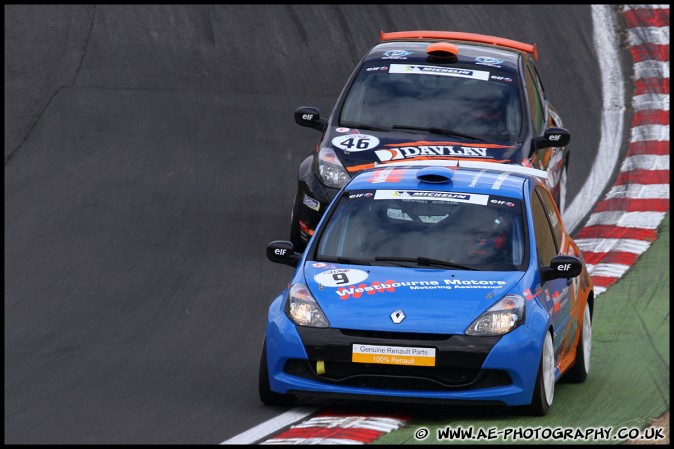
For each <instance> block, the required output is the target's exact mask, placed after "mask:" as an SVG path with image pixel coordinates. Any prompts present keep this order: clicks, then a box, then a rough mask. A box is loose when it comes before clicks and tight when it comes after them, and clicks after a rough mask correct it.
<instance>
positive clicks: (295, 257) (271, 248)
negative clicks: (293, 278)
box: [267, 240, 302, 267]
mask: <svg viewBox="0 0 674 449" xmlns="http://www.w3.org/2000/svg"><path fill="white" fill-rule="evenodd" d="M301 258H302V253H296V252H295V247H294V246H293V244H292V243H291V242H288V241H286V240H274V241H273V242H271V243H270V244H269V245H267V259H269V260H271V261H272V262H276V263H282V264H285V265H290V266H291V267H296V266H297V264H298V263H299V261H300V259H301Z"/></svg>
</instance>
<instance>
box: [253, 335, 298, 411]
mask: <svg viewBox="0 0 674 449" xmlns="http://www.w3.org/2000/svg"><path fill="white" fill-rule="evenodd" d="M258 393H259V396H260V401H262V403H263V404H267V405H280V406H290V405H293V404H295V402H297V396H294V395H292V394H282V393H276V392H275V391H272V389H271V387H270V386H269V369H268V368H267V339H266V338H265V340H264V342H263V343H262V356H261V357H260V372H259V377H258Z"/></svg>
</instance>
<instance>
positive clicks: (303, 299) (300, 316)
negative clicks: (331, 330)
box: [286, 284, 330, 327]
mask: <svg viewBox="0 0 674 449" xmlns="http://www.w3.org/2000/svg"><path fill="white" fill-rule="evenodd" d="M286 314H287V315H288V317H289V318H290V319H291V320H292V321H293V322H294V323H295V324H297V325H298V326H309V327H328V326H330V323H328V319H327V318H325V315H324V314H323V311H322V310H321V308H320V307H319V306H318V303H317V302H316V300H315V299H314V297H313V296H311V293H310V292H309V288H307V286H306V285H304V284H294V285H293V286H292V287H290V294H289V295H288V302H287V303H286Z"/></svg>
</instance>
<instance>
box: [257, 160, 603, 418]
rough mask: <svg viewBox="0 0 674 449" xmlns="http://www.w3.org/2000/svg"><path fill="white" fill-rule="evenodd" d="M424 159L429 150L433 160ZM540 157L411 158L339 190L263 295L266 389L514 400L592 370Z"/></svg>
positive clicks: (585, 286) (527, 405)
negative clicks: (505, 160) (273, 290)
mask: <svg viewBox="0 0 674 449" xmlns="http://www.w3.org/2000/svg"><path fill="white" fill-rule="evenodd" d="M431 164H432V165H431ZM545 176H546V172H544V171H541V170H536V169H533V168H526V167H522V166H517V165H506V164H496V163H491V162H472V161H460V162H459V161H443V162H440V161H424V162H423V163H422V162H421V161H419V164H418V165H417V164H415V163H414V162H404V163H401V164H393V165H387V166H385V167H380V168H375V169H369V170H365V171H362V172H360V173H359V174H357V175H356V176H354V178H353V179H352V180H351V181H350V182H349V183H348V184H347V185H346V186H345V187H344V188H343V189H342V190H341V191H340V192H339V193H338V194H337V196H336V197H335V199H334V200H333V201H332V203H331V204H330V207H329V208H328V210H327V211H326V213H325V216H324V217H323V218H322V219H321V222H320V223H319V225H318V227H317V231H316V233H315V234H314V236H313V237H312V239H311V240H310V241H309V244H308V246H307V248H306V250H305V251H304V253H298V252H295V251H294V247H293V244H292V243H291V242H289V241H274V242H271V243H270V244H269V245H268V247H267V256H268V258H269V259H270V260H272V261H274V262H279V263H284V264H288V265H290V266H293V267H296V270H295V273H294V275H293V276H292V279H291V281H290V283H289V284H288V288H286V289H285V290H284V291H283V292H281V294H279V295H278V296H277V297H276V298H275V299H274V301H273V303H272V304H271V306H270V308H269V316H268V322H267V327H266V334H265V341H264V346H263V349H262V357H261V361H260V378H259V394H260V399H261V400H262V402H264V403H265V404H273V405H290V404H292V403H293V402H294V401H296V399H297V398H298V397H299V396H302V395H309V396H326V397H332V398H351V399H367V400H394V401H398V402H400V401H414V402H424V401H429V402H434V401H443V402H446V403H451V404H482V405H485V404H486V405H495V404H499V405H507V406H521V408H522V409H523V411H524V412H525V413H529V414H533V415H544V414H545V413H546V412H547V410H548V408H549V407H550V405H551V404H552V400H553V396H554V388H555V383H556V382H557V381H558V380H559V379H560V378H561V377H562V376H563V377H565V378H566V379H567V380H569V381H572V382H582V381H584V380H585V378H586V376H587V374H588V371H589V369H590V353H591V345H592V331H591V323H592V321H591V320H592V318H591V317H592V308H593V299H594V297H593V291H592V284H591V280H590V277H589V275H588V273H587V270H586V267H585V264H584V261H583V256H582V254H581V252H580V250H579V249H578V247H577V246H576V245H575V243H574V242H573V240H572V239H571V237H570V236H569V235H568V234H567V233H566V231H565V229H564V226H563V223H562V220H561V215H560V213H559V211H558V209H557V206H556V205H555V202H554V201H553V198H552V195H551V193H550V190H549V189H548V188H547V187H546V184H545V180H544V178H545Z"/></svg>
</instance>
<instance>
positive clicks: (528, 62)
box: [290, 31, 570, 251]
mask: <svg viewBox="0 0 674 449" xmlns="http://www.w3.org/2000/svg"><path fill="white" fill-rule="evenodd" d="M380 40H381V42H380V43H379V44H377V45H375V46H374V47H373V48H372V49H371V50H370V51H369V52H368V53H367V54H366V55H365V57H364V58H363V59H362V60H361V62H360V63H359V64H358V66H357V67H356V69H355V70H354V72H353V74H352V75H351V77H350V78H349V80H348V82H347V84H346V87H345V88H344V89H343V91H342V93H341V95H340V96H339V98H338V100H337V103H336V105H335V108H334V110H333V112H332V115H331V116H330V118H329V119H327V120H326V119H325V118H323V117H321V115H320V111H319V110H318V109H317V108H315V107H309V106H304V107H301V108H299V109H298V110H297V111H296V112H295V121H296V122H297V123H298V124H300V125H302V126H307V127H311V128H314V129H316V130H318V131H320V132H321V137H320V140H319V143H318V145H317V147H316V150H315V151H314V152H313V153H312V154H311V155H309V156H308V157H307V158H306V159H304V161H302V163H301V165H300V168H299V174H298V183H297V193H296V195H295V203H294V206H293V211H292V218H291V231H290V240H291V241H292V242H293V244H294V245H295V249H296V250H298V251H302V250H303V249H304V247H305V246H306V244H307V242H308V241H309V239H310V238H311V236H312V235H313V232H314V230H315V229H316V226H317V225H318V222H319V220H320V219H321V217H322V215H323V212H324V211H325V209H326V207H327V206H328V204H329V203H330V200H331V199H332V198H334V196H335V194H336V193H337V192H338V191H339V190H340V189H341V188H342V187H343V186H344V185H346V183H347V182H348V181H349V180H350V179H351V177H352V176H353V175H354V174H355V173H357V172H359V171H361V170H363V169H366V168H372V167H376V166H379V165H382V164H387V163H390V162H401V161H423V160H431V159H458V160H479V161H491V162H495V163H507V164H518V165H523V166H527V167H534V168H537V169H540V170H544V171H547V172H548V187H549V188H550V190H551V191H552V194H553V197H554V198H555V200H556V201H557V204H558V205H559V206H560V209H562V208H563V204H561V202H562V200H563V194H564V192H563V189H564V184H565V178H566V167H567V165H568V150H567V148H566V145H567V144H568V142H569V139H570V135H569V133H568V131H567V130H565V129H564V128H562V126H563V125H562V121H561V119H560V117H559V115H558V114H557V113H556V111H555V109H554V108H553V106H552V105H551V104H550V102H549V101H548V99H547V97H546V95H545V91H544V89H543V84H542V83H541V80H540V78H539V76H538V72H537V70H536V67H535V61H536V60H537V59H538V55H537V49H536V46H535V45H533V44H526V43H522V42H517V41H513V40H510V39H504V38H501V37H495V36H486V35H480V34H472V33H462V32H447V31H402V32H392V33H384V32H381V34H380ZM415 163H419V162H415Z"/></svg>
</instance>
